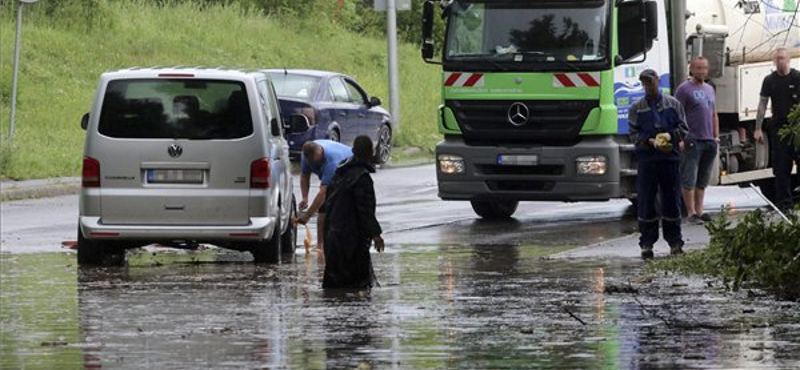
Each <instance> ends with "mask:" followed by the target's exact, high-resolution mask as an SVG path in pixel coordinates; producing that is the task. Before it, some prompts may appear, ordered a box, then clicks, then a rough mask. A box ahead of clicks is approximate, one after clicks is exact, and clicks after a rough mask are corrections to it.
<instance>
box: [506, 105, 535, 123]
mask: <svg viewBox="0 0 800 370" xmlns="http://www.w3.org/2000/svg"><path fill="white" fill-rule="evenodd" d="M529 118H530V110H528V106H527V105H525V103H514V104H511V107H509V108H508V122H509V123H511V124H512V125H514V126H522V125H524V124H526V123H528V119H529Z"/></svg>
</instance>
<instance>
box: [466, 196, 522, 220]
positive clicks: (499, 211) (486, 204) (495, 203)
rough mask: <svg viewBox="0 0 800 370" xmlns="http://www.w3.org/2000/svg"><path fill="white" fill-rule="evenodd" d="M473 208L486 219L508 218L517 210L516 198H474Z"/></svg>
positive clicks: (517, 202)
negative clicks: (485, 199)
mask: <svg viewBox="0 0 800 370" xmlns="http://www.w3.org/2000/svg"><path fill="white" fill-rule="evenodd" d="M470 203H471V204H472V210H473V211H475V213H476V214H478V216H481V218H483V219H486V220H507V219H509V218H511V216H512V215H513V214H514V212H516V211H517V206H519V201H516V200H487V201H484V200H473V201H470Z"/></svg>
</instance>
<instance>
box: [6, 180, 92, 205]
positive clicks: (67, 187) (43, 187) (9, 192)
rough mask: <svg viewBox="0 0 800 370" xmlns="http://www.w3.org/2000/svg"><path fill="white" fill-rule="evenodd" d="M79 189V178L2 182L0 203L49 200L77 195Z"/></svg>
mask: <svg viewBox="0 0 800 370" xmlns="http://www.w3.org/2000/svg"><path fill="white" fill-rule="evenodd" d="M80 188H81V179H80V178H79V177H58V178H51V179H43V180H30V181H4V182H2V184H0V189H1V190H0V201H2V202H10V201H14V200H22V199H36V198H51V197H58V196H63V195H73V194H77V193H78V191H79V190H80Z"/></svg>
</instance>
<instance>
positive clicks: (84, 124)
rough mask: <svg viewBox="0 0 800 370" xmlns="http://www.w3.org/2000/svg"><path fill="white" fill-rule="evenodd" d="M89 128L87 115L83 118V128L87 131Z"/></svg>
mask: <svg viewBox="0 0 800 370" xmlns="http://www.w3.org/2000/svg"><path fill="white" fill-rule="evenodd" d="M88 127H89V113H86V114H84V115H83V117H81V128H82V129H84V130H86V128H88Z"/></svg>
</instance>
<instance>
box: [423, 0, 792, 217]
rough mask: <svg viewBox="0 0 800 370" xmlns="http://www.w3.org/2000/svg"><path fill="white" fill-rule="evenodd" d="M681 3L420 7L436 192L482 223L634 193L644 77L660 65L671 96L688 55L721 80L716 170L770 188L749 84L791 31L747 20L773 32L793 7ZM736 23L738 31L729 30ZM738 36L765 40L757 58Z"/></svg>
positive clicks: (724, 0)
mask: <svg viewBox="0 0 800 370" xmlns="http://www.w3.org/2000/svg"><path fill="white" fill-rule="evenodd" d="M689 3H690V4H687V3H686V2H685V1H684V0H670V1H666V2H665V1H645V0H615V1H610V0H530V1H512V0H449V1H441V2H434V1H427V2H426V3H424V8H423V20H422V23H423V30H422V38H423V40H422V56H423V58H424V59H425V60H426V61H428V62H429V63H435V64H439V65H441V67H442V98H443V104H442V105H441V106H440V107H439V110H438V114H437V116H438V128H439V132H440V133H441V134H442V135H443V137H444V139H443V141H442V142H440V143H439V144H438V146H437V148H436V163H437V165H436V167H437V181H438V191H439V197H440V198H442V199H444V200H460V201H470V202H471V204H472V208H473V210H474V211H475V212H476V213H477V214H478V215H479V216H481V217H483V218H486V219H500V218H508V217H511V216H512V215H513V213H514V212H515V211H516V208H517V205H518V203H519V202H520V201H545V200H549V201H567V202H572V201H604V200H608V199H613V198H628V199H632V200H635V198H636V194H635V181H636V158H635V157H634V155H633V152H634V148H633V145H632V144H631V143H630V141H629V139H628V135H627V134H628V122H627V115H628V107H629V106H630V105H631V104H632V103H633V102H634V101H635V100H636V99H638V98H640V97H642V96H643V95H644V92H643V89H642V87H641V84H640V82H639V81H638V76H639V73H640V72H641V71H642V70H644V69H647V68H651V69H654V70H656V71H658V72H659V73H660V74H661V87H662V89H663V90H664V91H667V92H669V91H671V90H672V89H674V88H675V87H676V86H677V85H678V84H679V83H681V82H682V81H684V80H685V78H686V76H687V75H688V74H687V59H688V58H691V57H693V56H696V55H704V56H706V57H707V58H708V59H709V61H710V64H711V76H712V77H713V78H714V79H713V82H714V83H715V84H716V86H717V100H718V103H717V106H718V113H719V115H720V122H721V137H722V141H723V143H722V145H721V153H720V160H719V161H718V162H719V163H718V167H719V168H718V169H716V170H715V171H717V173H719V174H720V176H715V178H716V179H717V180H719V181H722V182H723V183H737V182H744V181H765V182H764V184H767V182H766V181H768V180H769V179H768V178H769V177H771V171H769V168H768V167H769V161H768V157H769V155H768V153H769V151H768V146H767V145H766V144H759V143H754V141H753V140H750V141H748V140H747V136H750V137H751V135H752V129H753V122H754V120H755V112H756V108H757V105H758V89H759V87H760V84H761V81H762V79H763V78H764V76H766V75H767V74H769V73H770V72H771V63H770V61H769V60H770V58H769V54H768V53H767V54H765V55H761V54H762V52H763V51H764V50H765V49H766V50H768V49H769V48H770V47H775V46H776V45H773V44H775V43H777V42H778V41H781V42H784V44H785V43H786V42H787V40H784V39H783V38H781V39H780V40H778V39H775V40H774V42H772V43H770V40H771V39H768V37H769V34H770V33H769V32H767V31H769V30H766V31H765V30H762V29H761V28H758V29H757V30H758V31H759V32H755V31H756V30H755V29H753V26H749V24H762V25H769V24H770V23H769V22H770V20H771V21H772V23H773V24H774V25H775V27H782V26H785V22H781V21H782V20H784V19H785V18H786V14H791V13H787V12H783V11H781V12H778V13H779V14H778V16H782V17H783V18H781V19H777V18H774V16H775V14H774V13H775V12H772V13H771V12H770V11H769V9H766V10H762V9H761V7H759V6H758V5H759V4H758V2H741V1H736V0H693V1H691V2H689ZM739 3H746V4H740V5H742V6H736V5H737V4H739ZM767 3H769V1H767ZM687 6H689V9H687ZM781 6H782V5H781ZM437 8H438V11H437ZM792 10H796V9H792ZM671 14H686V17H672V16H671ZM437 16H439V17H441V18H442V19H443V20H444V24H445V31H444V32H445V34H444V37H443V41H444V44H443V45H438V46H437V45H435V42H434V39H435V35H434V33H433V30H434V23H435V19H434V17H437ZM769 17H773V18H769ZM750 21H752V23H750ZM759 27H760V26H759ZM765 27H766V26H765ZM787 28H788V29H790V30H789V31H787V32H786V33H787V34H788V35H790V36H791V38H789V37H787V39H788V40H789V41H790V42H797V41H800V37H798V31H797V29H798V28H797V27H787ZM687 30H691V32H687ZM733 30H736V32H741V33H742V37H741V38H740V37H739V35H738V34H736V35H735V37H729V36H732V35H731V34H733ZM745 36H746V37H745ZM773 38H774V37H773ZM763 40H767V41H763ZM736 42H739V44H737V43H736ZM743 42H744V44H745V45H746V46H747V45H750V44H759V43H761V45H762V46H765V47H763V48H762V49H761V50H759V53H758V54H759V55H760V58H756V57H755V56H754V55H755V54H756V53H751V52H748V51H747V47H743V48H740V49H739V45H740V44H742V43H743ZM760 47H761V46H760ZM437 49H438V50H437ZM732 50H738V51H732ZM794 51H795V48H793V49H792V52H793V53H794ZM793 55H794V54H793ZM759 171H760V172H759ZM742 174H744V175H745V176H744V177H740V178H738V179H737V178H735V177H734V178H733V179H731V178H729V176H731V175H742ZM726 179H728V181H727V182H725V180H726Z"/></svg>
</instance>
